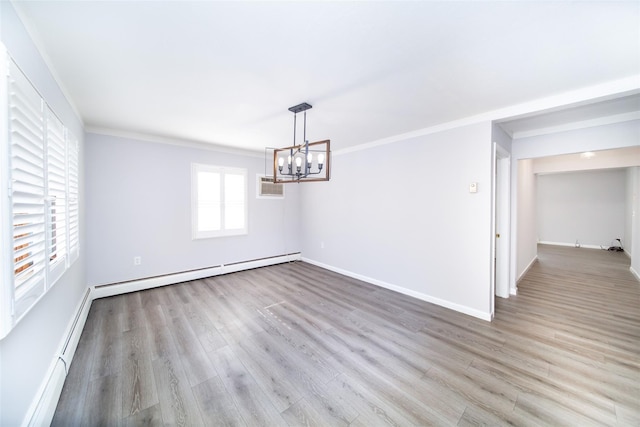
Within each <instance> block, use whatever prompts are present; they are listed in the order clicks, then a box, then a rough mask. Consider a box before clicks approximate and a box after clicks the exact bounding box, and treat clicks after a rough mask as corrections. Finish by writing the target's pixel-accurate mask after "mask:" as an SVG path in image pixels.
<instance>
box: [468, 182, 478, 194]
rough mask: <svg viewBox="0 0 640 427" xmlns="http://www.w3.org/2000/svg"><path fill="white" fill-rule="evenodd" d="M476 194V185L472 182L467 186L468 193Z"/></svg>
mask: <svg viewBox="0 0 640 427" xmlns="http://www.w3.org/2000/svg"><path fill="white" fill-rule="evenodd" d="M477 192H478V183H477V182H472V183H471V184H469V193H477Z"/></svg>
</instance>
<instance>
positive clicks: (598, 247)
mask: <svg viewBox="0 0 640 427" xmlns="http://www.w3.org/2000/svg"><path fill="white" fill-rule="evenodd" d="M538 244H540V245H553V246H569V247H572V248H585V249H602V247H601V246H599V245H583V244H582V243H580V246H576V244H575V243H565V242H547V241H539V242H538Z"/></svg>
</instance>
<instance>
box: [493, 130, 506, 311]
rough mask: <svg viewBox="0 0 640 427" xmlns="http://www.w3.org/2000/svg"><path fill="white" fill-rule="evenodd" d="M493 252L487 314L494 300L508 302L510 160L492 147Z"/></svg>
mask: <svg viewBox="0 0 640 427" xmlns="http://www.w3.org/2000/svg"><path fill="white" fill-rule="evenodd" d="M493 159H494V161H493V218H492V222H493V227H492V229H493V249H492V255H493V256H492V261H493V262H492V275H491V276H492V277H491V281H492V292H491V299H492V302H491V314H492V316H493V314H494V313H495V297H496V296H497V297H500V298H509V268H510V263H509V257H510V218H511V212H510V211H511V203H510V200H511V198H510V193H511V156H510V155H509V153H508V152H507V151H506V150H505V149H503V148H502V147H500V146H499V145H498V144H497V143H495V142H494V143H493Z"/></svg>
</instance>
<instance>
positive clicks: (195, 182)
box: [191, 163, 249, 240]
mask: <svg viewBox="0 0 640 427" xmlns="http://www.w3.org/2000/svg"><path fill="white" fill-rule="evenodd" d="M201 172H206V173H214V174H219V177H220V180H219V182H218V184H219V188H218V191H219V193H218V194H219V195H220V202H219V205H218V209H219V215H220V216H219V217H220V229H218V230H202V229H200V227H199V222H200V221H199V206H200V201H199V199H198V194H199V188H200V182H199V178H198V175H199V173H201ZM231 175H233V176H242V180H243V182H242V188H243V201H242V212H243V215H244V223H243V226H242V227H241V228H225V211H226V209H225V208H226V207H227V205H228V204H229V202H228V201H227V200H228V199H227V198H226V197H225V196H226V194H225V182H226V180H227V178H228V177H229V176H231ZM248 224H249V194H248V171H247V169H245V168H238V167H229V166H214V165H209V164H203V163H192V164H191V238H192V239H193V240H200V239H209V238H217V237H229V236H242V235H246V234H248V233H249V225H248Z"/></svg>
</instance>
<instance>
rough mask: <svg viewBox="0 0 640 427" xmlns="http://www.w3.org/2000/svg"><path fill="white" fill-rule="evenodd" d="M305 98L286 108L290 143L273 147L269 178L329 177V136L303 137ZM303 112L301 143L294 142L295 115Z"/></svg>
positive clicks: (308, 179) (283, 180) (305, 179)
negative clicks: (290, 115)
mask: <svg viewBox="0 0 640 427" xmlns="http://www.w3.org/2000/svg"><path fill="white" fill-rule="evenodd" d="M310 108H311V105H309V104H308V103H306V102H303V103H302V104H298V105H295V106H293V107H291V108H289V111H291V112H292V113H293V145H292V146H290V147H284V148H276V149H274V150H273V182H274V183H276V184H280V183H282V184H284V183H288V182H311V181H329V169H330V167H329V163H330V158H331V149H330V140H328V139H327V140H324V141H318V142H311V143H309V141H307V110H308V109H310ZM302 112H304V130H303V141H304V142H303V143H302V144H299V145H296V118H297V114H298V113H302Z"/></svg>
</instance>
